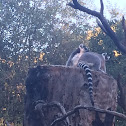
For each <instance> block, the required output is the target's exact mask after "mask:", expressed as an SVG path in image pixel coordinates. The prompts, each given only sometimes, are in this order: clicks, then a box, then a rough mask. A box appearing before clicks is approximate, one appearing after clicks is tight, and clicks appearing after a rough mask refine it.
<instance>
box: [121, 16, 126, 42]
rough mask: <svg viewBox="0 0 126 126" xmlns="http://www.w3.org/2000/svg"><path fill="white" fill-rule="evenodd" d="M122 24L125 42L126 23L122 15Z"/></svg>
mask: <svg viewBox="0 0 126 126" xmlns="http://www.w3.org/2000/svg"><path fill="white" fill-rule="evenodd" d="M122 26H123V30H124V34H125V41H124V43H125V44H126V23H125V18H124V16H123V17H122Z"/></svg>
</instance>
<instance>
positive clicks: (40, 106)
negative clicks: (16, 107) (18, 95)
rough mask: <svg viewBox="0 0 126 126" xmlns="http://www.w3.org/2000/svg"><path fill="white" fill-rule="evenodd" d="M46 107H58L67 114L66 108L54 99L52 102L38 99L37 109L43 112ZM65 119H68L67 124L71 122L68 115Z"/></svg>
mask: <svg viewBox="0 0 126 126" xmlns="http://www.w3.org/2000/svg"><path fill="white" fill-rule="evenodd" d="M45 107H56V108H58V109H59V110H60V111H61V113H62V114H63V115H66V110H65V108H64V107H63V106H62V105H61V104H60V103H59V102H57V101H53V102H50V103H45V102H44V101H43V100H38V101H36V106H35V110H37V111H40V112H41V111H42V109H43V108H45ZM41 114H42V115H43V113H42V112H41ZM65 119H66V122H67V124H68V125H69V123H70V121H69V118H68V117H66V118H65Z"/></svg>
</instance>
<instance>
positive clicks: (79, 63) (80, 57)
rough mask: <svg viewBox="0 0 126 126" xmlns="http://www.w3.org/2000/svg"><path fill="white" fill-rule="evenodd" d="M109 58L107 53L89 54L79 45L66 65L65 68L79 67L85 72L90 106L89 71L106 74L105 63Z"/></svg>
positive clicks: (91, 89) (91, 91)
mask: <svg viewBox="0 0 126 126" xmlns="http://www.w3.org/2000/svg"><path fill="white" fill-rule="evenodd" d="M109 58H110V57H109V56H107V53H102V54H98V53H95V52H89V50H88V48H87V47H86V46H84V45H83V44H80V45H79V48H78V49H76V50H75V51H74V52H72V54H71V55H70V57H69V59H68V61H67V63H66V66H75V67H80V68H82V69H84V70H85V72H86V75H87V78H88V86H89V95H90V100H91V103H92V105H94V100H93V83H92V74H91V70H90V69H92V70H97V71H102V72H104V73H106V65H105V61H106V60H108V59H109Z"/></svg>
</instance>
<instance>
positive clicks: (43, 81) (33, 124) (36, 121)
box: [24, 66, 117, 126]
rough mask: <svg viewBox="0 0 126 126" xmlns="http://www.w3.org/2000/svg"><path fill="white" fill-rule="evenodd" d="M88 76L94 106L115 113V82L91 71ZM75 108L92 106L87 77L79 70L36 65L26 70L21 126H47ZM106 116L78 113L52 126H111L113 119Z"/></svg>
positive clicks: (91, 112)
mask: <svg viewBox="0 0 126 126" xmlns="http://www.w3.org/2000/svg"><path fill="white" fill-rule="evenodd" d="M92 77H93V88H94V107H95V108H100V109H105V110H107V109H109V110H113V111H115V110H116V107H117V104H116V102H117V101H116V100H117V82H116V81H115V80H114V79H113V78H112V77H110V76H108V75H107V74H104V73H102V72H96V71H92ZM77 105H82V106H87V107H91V106H92V105H91V102H90V97H89V92H88V86H87V77H86V75H85V72H84V71H83V70H82V69H79V68H73V67H65V66H38V67H36V68H31V69H30V70H29V73H28V76H27V79H26V98H25V116H24V126H50V125H51V123H52V122H53V121H54V120H55V119H57V118H59V117H61V116H63V115H64V114H65V113H66V112H68V111H70V110H72V109H73V108H74V107H75V106H77ZM109 116H110V115H107V114H106V115H105V114H99V113H98V112H93V111H88V110H78V111H76V112H75V113H74V114H73V115H71V116H69V117H68V118H66V119H65V120H63V121H61V122H59V123H57V124H56V125H55V126H67V125H70V126H112V122H113V116H111V117H110V118H109ZM107 117H108V118H107ZM108 123H109V124H108Z"/></svg>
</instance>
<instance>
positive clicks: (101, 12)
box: [100, 0, 104, 15]
mask: <svg viewBox="0 0 126 126" xmlns="http://www.w3.org/2000/svg"><path fill="white" fill-rule="evenodd" d="M100 3H101V9H100V14H101V15H103V11H104V4H103V1H102V0H100Z"/></svg>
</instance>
